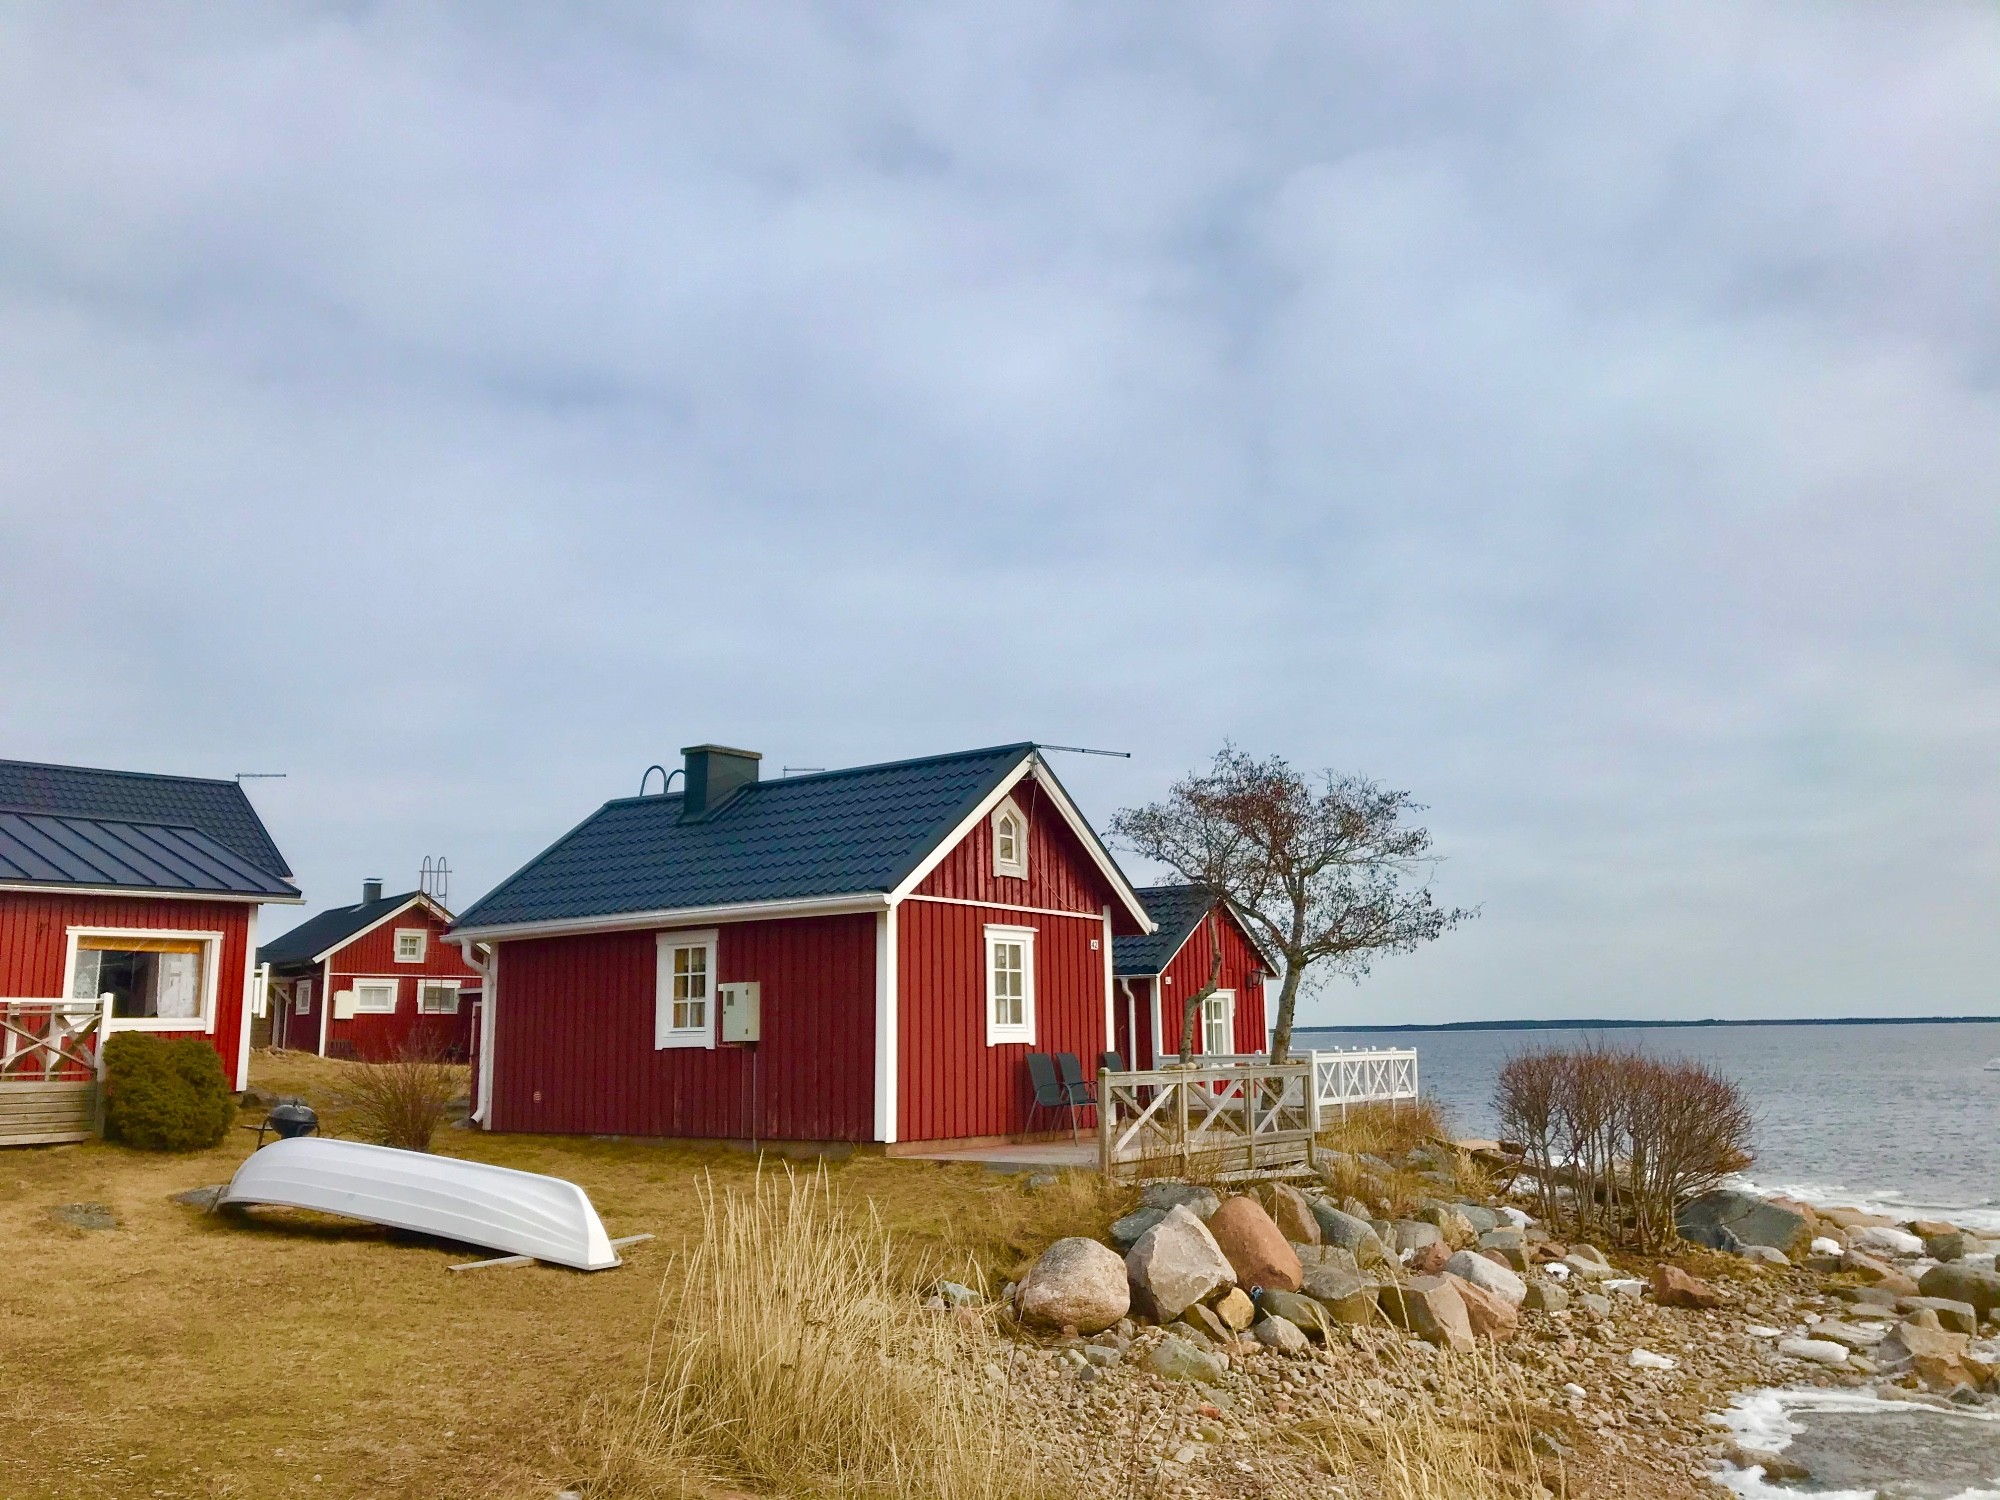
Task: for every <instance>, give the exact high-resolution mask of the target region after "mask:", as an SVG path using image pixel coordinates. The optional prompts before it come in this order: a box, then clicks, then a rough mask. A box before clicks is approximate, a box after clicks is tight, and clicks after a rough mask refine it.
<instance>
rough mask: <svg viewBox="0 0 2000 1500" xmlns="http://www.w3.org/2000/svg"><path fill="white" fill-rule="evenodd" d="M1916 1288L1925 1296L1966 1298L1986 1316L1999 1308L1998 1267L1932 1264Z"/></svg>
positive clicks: (1999, 1278)
mask: <svg viewBox="0 0 2000 1500" xmlns="http://www.w3.org/2000/svg"><path fill="white" fill-rule="evenodd" d="M1917 1290H1918V1292H1919V1293H1921V1294H1922V1295H1923V1296H1926V1297H1945V1298H1948V1299H1950V1300H1951V1301H1953V1302H1969V1303H1971V1304H1972V1307H1973V1309H1974V1311H1976V1312H1977V1313H1978V1314H1979V1315H1980V1316H1981V1317H1982V1318H1990V1317H1992V1316H1993V1311H1994V1309H1995V1308H2000V1271H1992V1270H1987V1269H1985V1268H1984V1267H1981V1266H1968V1265H1961V1264H1958V1263H1956V1262H1954V1263H1953V1264H1951V1265H1945V1266H1932V1267H1931V1268H1930V1269H1929V1270H1928V1271H1926V1272H1924V1274H1923V1278H1922V1279H1921V1280H1920V1281H1919V1282H1918V1283H1917Z"/></svg>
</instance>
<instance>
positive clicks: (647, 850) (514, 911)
mask: <svg viewBox="0 0 2000 1500" xmlns="http://www.w3.org/2000/svg"><path fill="white" fill-rule="evenodd" d="M1034 748H1035V747H1034V746H1033V745H1032V744H1020V745H999V746H995V747H994V748H992V749H987V750H966V751H961V752H959V753H958V754H955V755H937V756H931V757H929V758H927V759H923V760H903V761H893V762H890V763H888V764H886V765H879V766H857V767H854V768H853V769H851V770H845V771H826V772H821V773H819V774H817V775H812V776H788V777H784V778H782V779H779V780H775V781H758V782H753V783H751V784H750V785H749V786H746V787H744V788H742V789H741V790H740V791H738V792H736V793H735V794H734V795H733V796H731V797H730V798H729V799H728V800H727V801H725V802H723V803H722V804H721V805H720V806H719V807H717V808H715V809H714V810H712V811H710V812H709V813H707V814H706V815H704V816H702V817H698V818H690V819H688V820H687V821H685V822H683V821H682V819H681V799H680V798H679V797H678V796H659V797H627V798H622V799H620V800H619V801H616V802H607V803H605V804H604V806H603V807H602V808H600V809H599V810H598V811H597V812H596V813H594V814H592V815H591V816H590V817H589V818H587V819H585V820H584V822H583V823H581V824H579V825H578V826H577V827H576V828H574V829H572V830H571V831H570V832H569V833H567V834H565V835H564V836H563V837H562V838H561V839H560V840H558V841H557V842H556V844H555V845H554V846H553V847H551V848H549V849H547V850H546V851H544V852H543V853H541V854H539V855H537V856H536V857H535V858H534V859H532V860H530V861H529V862H528V863H527V864H526V865H524V866H523V867H522V868H521V869H520V870H518V871H516V872H515V873H514V874H513V875H511V876H510V877H508V879H506V880H505V881H503V882H502V883H501V884H500V885H499V886H497V887H496V888H495V889H494V890H492V891H491V892H489V893H488V894H487V895H485V896H483V897H482V898H480V899H479V900H478V901H476V902H474V903H473V904H472V906H471V907H470V908H468V909H467V910H466V911H465V912H464V913H463V914H462V915H461V916H460V917H459V919H458V926H459V927H460V928H461V929H465V928H478V927H487V926H500V925H504V924H509V923H515V922H546V921H554V920H560V919H563V918H568V917H597V916H609V915H614V914H616V913H619V912H636V911H667V910H676V909H679V908H683V907H700V906H721V905H728V904H733V903H736V902H746V901H783V900H788V899H795V898H798V899H802V898H807V897H813V896H844V895H858V894H862V893H865V892H869V891H888V890H893V889H894V888H895V887H896V885H897V883H898V882H900V881H901V880H902V879H903V877H904V876H906V875H908V874H909V872H910V871H911V870H913V869H914V868H916V866H917V863H918V862H919V861H920V860H922V858H923V857H924V856H925V855H926V854H928V853H929V852H930V851H931V850H932V849H933V848H935V847H936V846H937V844H938V843H939V841H941V840H942V839H943V838H944V836H945V835H946V834H948V833H949V832H950V831H951V830H952V828H953V827H955V826H956V825H957V824H958V823H959V821H960V820H962V819H963V818H964V817H965V816H966V815H967V814H969V813H970V812H971V811H972V810H973V809H974V808H975V807H977V806H978V805H979V803H980V801H981V799H983V798H984V797H985V796H986V795H987V794H988V793H989V792H991V791H992V790H993V789H994V787H996V786H998V785H999V783H1000V782H1001V780H1002V779H1003V778H1004V777H1005V776H1006V775H1007V773H1008V772H1009V771H1011V770H1013V769H1014V767H1015V766H1017V765H1019V764H1020V762H1021V760H1022V758H1023V757H1025V756H1028V755H1031V754H1033V753H1034Z"/></svg>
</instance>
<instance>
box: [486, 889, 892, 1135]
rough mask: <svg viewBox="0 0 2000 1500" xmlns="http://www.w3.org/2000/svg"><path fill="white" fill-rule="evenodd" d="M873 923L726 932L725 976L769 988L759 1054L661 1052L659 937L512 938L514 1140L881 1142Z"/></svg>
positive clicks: (731, 927) (507, 1065)
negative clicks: (576, 1136) (535, 1134)
mask: <svg viewBox="0 0 2000 1500" xmlns="http://www.w3.org/2000/svg"><path fill="white" fill-rule="evenodd" d="M875 924H876V918H875V917H874V915H873V914H863V915H855V916H831V917H800V918H793V919H790V920H786V921H774V922H737V923H730V924H726V925H724V926H722V927H721V928H720V929H719V930H718V936H717V953H716V968H717V971H718V972H717V976H716V982H717V983H718V984H733V983H736V982H739V981H744V980H757V981H759V982H760V983H761V985H762V987H763V988H762V992H761V1005H762V1013H761V1018H760V1019H761V1023H762V1024H761V1030H762V1036H763V1039H762V1040H761V1041H760V1042H759V1043H758V1044H757V1045H756V1046H755V1047H754V1048H753V1047H741V1046H738V1047H722V1046H719V1047H716V1048H715V1049H714V1050H712V1051H711V1050H708V1049H706V1048H695V1047H670V1048H664V1049H655V1048H654V1046H653V1018H654V991H655V983H656V972H657V971H656V947H655V941H654V939H655V934H654V933H652V932H617V933H592V934H587V935H580V936H576V937H559V938H536V939H530V940H521V941H515V942H508V943H503V944H502V945H501V954H500V977H499V986H498V995H497V998H496V1002H495V1010H494V1016H495V1022H496V1027H497V1035H496V1038H495V1042H494V1048H493V1109H492V1114H491V1117H490V1118H491V1123H492V1126H493V1128H495V1129H499V1130H522V1131H558V1132H587V1133H590V1134H595V1135H680V1136H709V1137H722V1138H727V1139H732V1140H741V1139H747V1138H750V1137H752V1136H755V1137H756V1138H757V1139H760V1140H807V1141H836V1140H846V1141H865V1140H868V1139H869V1138H870V1137H871V1136H872V1135H873V1133H874V1108H875V1106H874V1099H875V1062H874V1058H875Z"/></svg>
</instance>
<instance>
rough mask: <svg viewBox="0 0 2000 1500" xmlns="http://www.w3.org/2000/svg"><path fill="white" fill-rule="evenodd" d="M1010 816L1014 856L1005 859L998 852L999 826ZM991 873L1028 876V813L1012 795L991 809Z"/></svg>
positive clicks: (1019, 876)
mask: <svg viewBox="0 0 2000 1500" xmlns="http://www.w3.org/2000/svg"><path fill="white" fill-rule="evenodd" d="M1010 818H1011V819H1012V820H1013V823H1014V857H1013V858H1012V859H1007V858H1004V857H1003V856H1002V855H1001V853H1000V827H1001V824H1003V823H1005V822H1006V821H1007V820H1008V819H1010ZM993 873H994V874H995V875H1010V876H1014V877H1016V878H1018V879H1021V880H1026V879H1027V878H1028V815H1027V814H1026V813H1024V812H1022V811H1021V804H1020V803H1018V802H1016V801H1015V800H1014V799H1013V798H1012V797H1008V798H1006V799H1005V800H1004V801H1002V802H1001V804H1000V805H999V806H998V807H996V808H994V809H993Z"/></svg>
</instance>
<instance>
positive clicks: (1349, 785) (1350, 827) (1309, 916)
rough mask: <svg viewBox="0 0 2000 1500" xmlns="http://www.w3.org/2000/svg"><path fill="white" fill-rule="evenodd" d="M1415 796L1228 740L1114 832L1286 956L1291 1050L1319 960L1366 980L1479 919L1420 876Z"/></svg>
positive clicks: (1424, 870) (1282, 1041) (1431, 859)
mask: <svg viewBox="0 0 2000 1500" xmlns="http://www.w3.org/2000/svg"><path fill="white" fill-rule="evenodd" d="M1420 811H1422V808H1421V806H1420V805H1419V804H1418V803H1416V802H1414V801H1412V800H1411V798H1410V794H1409V793H1408V792H1399V791H1393V790H1391V789H1389V788H1387V787H1384V786H1382V785H1380V784H1379V783H1377V782H1373V781H1369V780H1367V779H1366V778H1365V777H1360V776H1338V775H1335V774H1334V773H1333V772H1332V771H1325V772H1322V773H1320V775H1319V776H1318V777H1317V778H1316V779H1315V780H1313V781H1308V780H1307V778H1306V777H1305V776H1303V775H1302V774H1300V773H1299V772H1298V771H1295V770H1294V769H1292V767H1291V765H1290V764H1288V763H1287V762H1286V761H1285V760H1284V758H1283V757H1281V756H1276V755H1273V756H1271V757H1269V758H1268V759H1265V760H1257V759H1254V758H1253V757H1251V756H1249V755H1246V754H1244V753H1243V752H1242V751H1241V750H1238V749H1236V748H1235V747H1234V746H1233V745H1224V746H1223V747H1222V749H1221V750H1220V751H1218V752H1217V753H1216V756H1215V761H1214V764H1213V765H1211V766H1210V767H1209V768H1208V770H1207V771H1205V772H1200V773H1197V774H1195V775H1191V776H1186V777H1183V778H1182V779H1181V780H1180V781H1177V782H1175V783H1174V785H1173V786H1172V787H1171V788H1169V789H1168V792H1167V795H1166V797H1165V799H1164V800H1162V801H1159V802H1154V803H1150V804H1148V805H1147V806H1145V807H1135V808H1126V809H1124V810H1123V811H1121V812H1119V813H1118V814H1117V815H1116V816H1115V817H1113V818H1112V820H1111V833H1112V836H1113V837H1115V838H1116V839H1118V840H1119V841H1120V842H1121V843H1123V844H1124V845H1126V846H1127V847H1128V848H1130V849H1132V850H1134V851H1135V852H1137V853H1139V854H1141V855H1143V856H1145V857H1146V858H1148V859H1152V860H1157V861H1158V862H1159V863H1161V864H1163V865H1166V866H1168V867H1169V868H1171V869H1172V870H1174V871H1175V872H1176V873H1177V874H1179V875H1180V877H1181V878H1182V879H1183V880H1187V881H1190V882H1192V883H1194V884H1196V885H1204V886H1207V887H1209V888H1210V889H1211V890H1213V891H1216V892H1217V893H1219V894H1221V895H1223V896H1226V897H1228V898H1229V900H1230V901H1231V902H1232V903H1233V904H1234V905H1235V907H1236V909H1237V911H1238V912H1239V913H1240V914H1241V915H1242V916H1243V917H1244V919H1245V920H1246V921H1248V922H1249V924H1250V926H1251V927H1252V928H1253V929H1254V930H1255V931H1256V932H1257V934H1258V935H1259V936H1260V937H1261V938H1263V939H1264V941H1265V943H1266V945H1267V946H1268V947H1269V948H1270V949H1271V950H1272V951H1273V952H1274V953H1275V954H1276V955H1277V957H1278V958H1279V960H1280V961H1281V962H1282V963H1283V965H1284V969H1285V973H1284V981H1283V983H1282V985H1281V986H1280V988H1279V991H1278V1024H1277V1028H1276V1032H1275V1034H1274V1035H1273V1036H1272V1038H1271V1060H1272V1061H1273V1062H1284V1061H1285V1060H1286V1059H1287V1058H1288V1057H1289V1056H1290V1055H1291V1045H1292V1016H1293V1013H1294V1011H1295V1010H1296V1009H1297V1006H1298V996H1299V986H1300V984H1301V983H1302V982H1303V981H1304V980H1305V978H1306V975H1307V973H1308V971H1309V970H1311V969H1312V968H1313V967H1314V966H1315V965H1319V966H1321V969H1322V971H1323V972H1333V973H1340V974H1346V975H1347V976H1348V977H1349V978H1352V979H1356V980H1358V979H1360V977H1361V976H1362V975H1364V974H1366V973H1367V972H1368V967H1369V964H1370V963H1371V961H1372V960H1373V959H1374V958H1375V957H1376V955H1378V954H1382V953H1408V952H1410V951H1412V950H1413V949H1415V948H1417V947H1418V946H1419V945H1420V944H1423V943H1427V942H1429V941H1430V940H1431V939H1433V938H1435V937H1437V936H1439V935H1440V934H1442V933H1444V932H1447V931H1449V930H1450V929H1451V928H1453V927H1455V926H1457V925H1458V924H1459V923H1460V922H1462V921H1464V920H1466V919H1467V918H1468V917H1471V916H1473V915H1475V913H1473V912H1470V911H1464V910H1460V909H1457V908H1449V909H1447V908H1444V907H1440V906H1439V905H1438V904H1437V902H1436V901H1435V900H1434V899H1433V898H1432V896H1431V892H1430V888H1429V886H1428V885H1426V884H1425V883H1424V882H1423V880H1422V878H1421V877H1423V876H1425V875H1427V874H1428V873H1429V870H1430V867H1431V866H1432V865H1434V864H1435V863H1436V861H1437V856H1436V855H1434V854H1432V853H1431V836H1430V834H1429V833H1428V832H1427V831H1425V830H1424V829H1422V828H1418V827H1415V826H1413V825H1412V824H1411V823H1410V822H1409V821H1408V819H1409V816H1410V814H1412V813H1416V812H1420Z"/></svg>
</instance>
